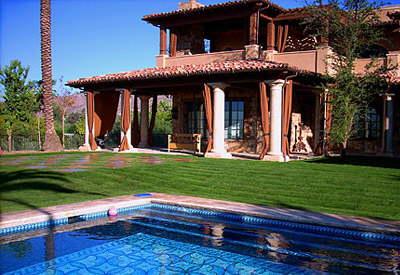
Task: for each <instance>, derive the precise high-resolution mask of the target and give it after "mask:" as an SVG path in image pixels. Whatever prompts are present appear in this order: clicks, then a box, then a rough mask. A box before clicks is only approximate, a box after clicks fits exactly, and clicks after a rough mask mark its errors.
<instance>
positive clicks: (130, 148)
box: [116, 89, 137, 152]
mask: <svg viewBox="0 0 400 275" xmlns="http://www.w3.org/2000/svg"><path fill="white" fill-rule="evenodd" d="M116 90H117V91H118V92H120V94H121V96H120V98H121V120H122V119H123V114H124V112H125V110H124V108H125V107H127V106H128V110H126V111H127V112H128V114H129V123H128V124H129V128H128V130H127V131H126V138H127V140H128V145H129V149H128V150H124V151H129V152H137V149H135V148H133V146H132V122H131V97H130V93H129V98H128V101H129V104H127V105H126V104H125V96H124V91H125V89H116ZM124 136H125V133H124V131H123V129H122V121H121V140H120V142H121V144H122V140H123V139H124Z"/></svg>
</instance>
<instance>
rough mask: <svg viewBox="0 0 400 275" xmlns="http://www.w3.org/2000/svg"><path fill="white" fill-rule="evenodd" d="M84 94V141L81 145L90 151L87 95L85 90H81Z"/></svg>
mask: <svg viewBox="0 0 400 275" xmlns="http://www.w3.org/2000/svg"><path fill="white" fill-rule="evenodd" d="M83 94H84V95H85V143H84V144H83V145H82V146H83V147H86V148H87V149H88V151H90V146H89V120H88V115H89V114H88V97H87V92H86V91H85V92H83Z"/></svg>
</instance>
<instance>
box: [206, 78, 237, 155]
mask: <svg viewBox="0 0 400 275" xmlns="http://www.w3.org/2000/svg"><path fill="white" fill-rule="evenodd" d="M209 85H210V86H212V87H213V89H214V91H213V92H214V102H213V105H214V106H213V147H212V150H211V152H210V153H208V154H207V155H206V157H212V158H231V157H232V154H231V153H228V152H226V150H225V93H224V89H225V88H226V87H227V85H226V84H223V83H210V84H209Z"/></svg>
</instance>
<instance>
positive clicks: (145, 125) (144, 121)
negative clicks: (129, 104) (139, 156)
mask: <svg viewBox="0 0 400 275" xmlns="http://www.w3.org/2000/svg"><path fill="white" fill-rule="evenodd" d="M149 98H150V97H149V96H140V143H139V145H138V147H139V148H149V147H150V146H149V144H148V143H147V136H148V131H149Z"/></svg>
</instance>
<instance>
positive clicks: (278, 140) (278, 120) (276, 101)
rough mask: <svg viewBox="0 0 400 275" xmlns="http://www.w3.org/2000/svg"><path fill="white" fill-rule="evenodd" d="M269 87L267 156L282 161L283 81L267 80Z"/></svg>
mask: <svg viewBox="0 0 400 275" xmlns="http://www.w3.org/2000/svg"><path fill="white" fill-rule="evenodd" d="M265 83H267V84H269V86H270V87H271V89H270V90H271V96H270V104H269V106H270V141H269V144H270V145H269V152H268V153H267V154H268V155H269V156H271V157H273V158H274V160H276V161H283V154H282V88H283V84H284V83H285V81H284V80H282V79H275V80H267V81H265Z"/></svg>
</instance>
